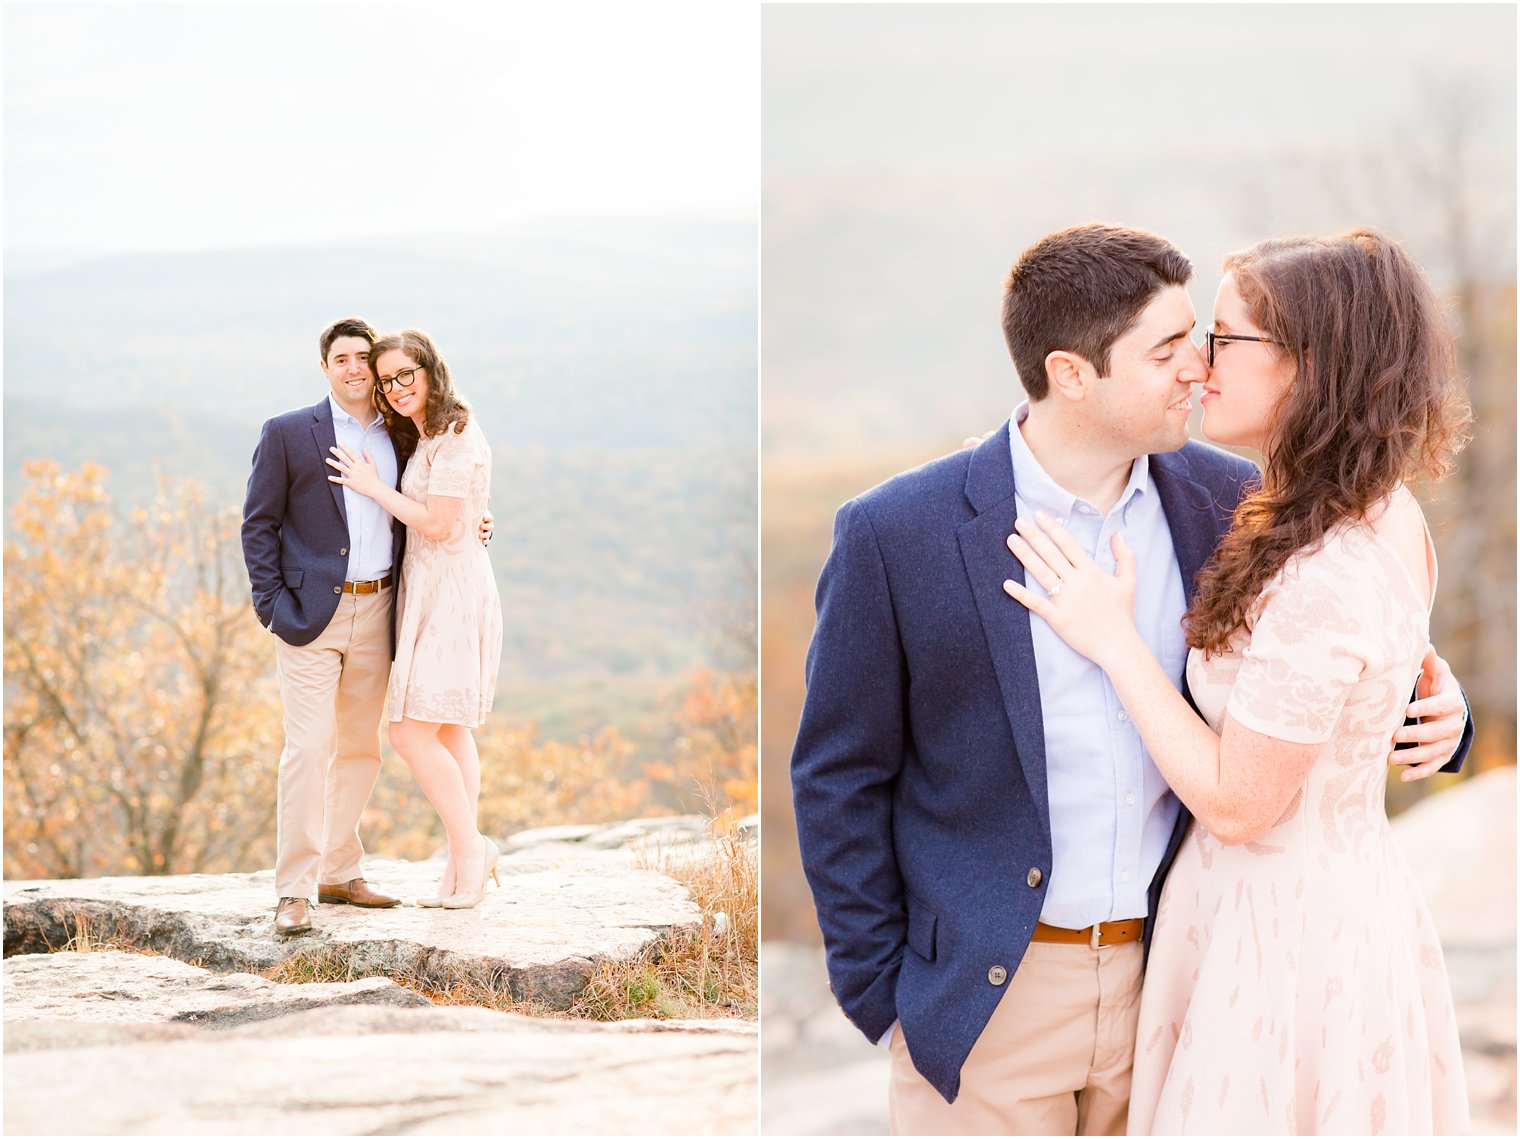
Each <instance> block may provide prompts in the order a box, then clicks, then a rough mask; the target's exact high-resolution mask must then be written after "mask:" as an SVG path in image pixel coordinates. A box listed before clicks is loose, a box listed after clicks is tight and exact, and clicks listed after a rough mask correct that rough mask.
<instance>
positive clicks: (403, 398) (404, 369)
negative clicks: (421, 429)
mask: <svg viewBox="0 0 1520 1139" xmlns="http://www.w3.org/2000/svg"><path fill="white" fill-rule="evenodd" d="M375 376H376V380H377V382H378V383H379V385H380V389H381V394H383V395H384V396H385V398H386V399H387V400H388V401H389V402H390V405H391V409H392V410H393V411H394V412H395V413H396V414H397V415H404V416H406V417H407V418H408V419H415V418H416V417H417V416H419V415H421V414H422V409H423V408H425V407H426V406H427V397H428V374H427V372H426V370H425V369H423V368H421V367H420V366H419V365H418V364H417V361H416V360H413V359H412V358H411V357H410V356H408V355H407V354H406V353H405V352H403V351H402V350H401V349H400V348H391V349H389V350H387V351H385V352H382V353H381V354H380V359H379V360H377V361H375ZM407 380H410V381H411V383H410V385H408V384H407V383H406V382H405V381H407ZM386 387H390V391H386V390H385V388H386Z"/></svg>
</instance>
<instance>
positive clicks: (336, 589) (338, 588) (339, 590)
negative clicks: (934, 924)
mask: <svg viewBox="0 0 1520 1139" xmlns="http://www.w3.org/2000/svg"><path fill="white" fill-rule="evenodd" d="M333 592H334V593H342V592H343V587H342V586H341V585H335V586H333ZM1030 873H1031V874H1033V873H1035V872H1034V871H1033V870H1031V871H1030Z"/></svg>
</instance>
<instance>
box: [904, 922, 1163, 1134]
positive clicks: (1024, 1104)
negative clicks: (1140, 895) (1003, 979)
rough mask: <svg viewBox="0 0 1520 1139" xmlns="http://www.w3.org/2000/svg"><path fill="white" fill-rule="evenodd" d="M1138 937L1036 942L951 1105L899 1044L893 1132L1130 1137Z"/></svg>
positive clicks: (968, 1065)
mask: <svg viewBox="0 0 1520 1139" xmlns="http://www.w3.org/2000/svg"><path fill="white" fill-rule="evenodd" d="M1141 959H1142V954H1141V947H1140V943H1139V942H1134V941H1132V942H1128V943H1125V944H1123V945H1109V946H1104V947H1103V948H1101V949H1093V948H1091V947H1090V946H1087V945H1057V944H1050V943H1047V942H1041V941H1035V942H1030V945H1029V950H1028V952H1027V953H1025V955H1024V960H1023V961H1022V962H1021V963H1020V965H1019V967H1018V969H1017V971H1016V972H1015V973H1014V974H1013V976H1012V978H1010V979H1009V981H1008V990H1007V992H1005V993H1004V994H1003V999H1002V1000H1001V1001H999V1002H998V1006H997V1010H996V1011H995V1012H994V1013H993V1014H992V1019H991V1020H989V1021H988V1022H987V1027H986V1028H985V1029H983V1030H982V1034H981V1036H980V1037H978V1038H977V1041H976V1044H975V1045H974V1046H973V1047H972V1049H971V1054H970V1056H968V1057H967V1058H966V1064H965V1066H964V1067H963V1068H962V1069H961V1089H960V1094H959V1095H958V1096H957V1097H956V1099H955V1102H954V1103H953V1104H947V1103H946V1102H945V1101H944V1099H943V1098H942V1097H941V1096H940V1094H939V1092H937V1091H935V1090H934V1088H933V1087H932V1086H931V1085H930V1084H929V1082H928V1081H927V1080H925V1079H924V1078H923V1077H922V1076H921V1075H919V1074H918V1071H917V1070H916V1069H915V1068H914V1067H913V1061H912V1059H911V1058H910V1056H909V1052H910V1050H911V1049H912V1046H913V1042H912V1041H911V1040H904V1039H903V1033H902V1030H901V1026H900V1025H899V1026H898V1031H897V1032H896V1033H895V1034H894V1036H893V1038H892V1043H891V1052H892V1083H891V1090H890V1093H889V1094H890V1108H891V1120H892V1133H893V1134H894V1135H1123V1134H1124V1131H1125V1117H1126V1115H1127V1114H1128V1110H1129V1084H1130V1073H1131V1071H1132V1069H1133V1066H1134V1059H1135V1031H1136V1025H1137V1022H1138V1020H1139V1016H1140V963H1141Z"/></svg>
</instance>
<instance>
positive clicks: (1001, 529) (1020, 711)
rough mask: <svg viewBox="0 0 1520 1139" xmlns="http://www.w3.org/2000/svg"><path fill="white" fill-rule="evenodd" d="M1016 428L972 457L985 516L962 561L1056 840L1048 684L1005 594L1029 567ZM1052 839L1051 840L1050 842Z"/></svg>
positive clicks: (968, 535) (965, 538) (969, 488)
mask: <svg viewBox="0 0 1520 1139" xmlns="http://www.w3.org/2000/svg"><path fill="white" fill-rule="evenodd" d="M1008 431H1009V426H1008V424H1004V425H1003V429H1002V430H1001V431H999V432H998V433H997V434H996V435H994V436H993V437H992V438H991V439H988V440H987V441H986V442H984V443H983V444H982V445H981V446H980V447H978V448H977V449H976V450H975V451H974V452H973V453H972V455H971V464H970V468H969V469H968V471H967V474H966V497H967V499H968V500H969V501H970V503H971V506H972V508H973V509H974V510H976V511H977V516H976V517H975V518H973V519H971V521H969V522H967V523H965V524H964V525H962V526H961V527H960V529H959V531H958V532H957V538H958V540H959V542H960V550H961V559H962V560H963V561H964V562H965V565H966V574H967V576H968V577H969V578H970V579H971V594H972V596H973V597H974V598H975V599H976V608H977V615H978V617H979V618H980V619H981V623H982V632H983V634H984V635H985V636H986V638H987V648H988V650H989V651H990V652H991V654H992V664H993V668H994V670H995V671H996V673H997V678H998V687H999V688H1000V689H1001V690H1002V694H1003V707H1004V710H1005V711H1006V713H1007V715H1008V723H1009V726H1010V727H1012V729H1013V739H1014V744H1015V746H1016V747H1017V748H1018V753H1019V762H1020V764H1021V765H1022V766H1023V769H1024V780H1025V782H1026V783H1027V784H1028V786H1029V792H1030V794H1031V795H1032V796H1034V800H1035V802H1036V803H1037V804H1038V805H1039V807H1040V811H1039V817H1040V818H1041V819H1042V820H1044V822H1045V827H1046V830H1047V832H1048V830H1049V826H1050V822H1049V818H1050V809H1049V790H1048V785H1047V782H1046V777H1045V726H1044V724H1045V722H1044V718H1043V715H1042V713H1041V710H1040V678H1039V674H1038V672H1037V671H1036V669H1035V660H1034V641H1033V639H1032V638H1031V636H1030V632H1029V610H1027V609H1025V608H1024V607H1023V606H1022V605H1020V604H1019V603H1018V602H1017V601H1015V600H1013V598H1011V597H1009V596H1008V595H1007V594H1006V593H1004V592H1003V582H1004V581H1005V580H1007V579H1008V578H1013V580H1015V581H1018V582H1022V581H1023V580H1024V567H1023V566H1022V565H1021V564H1020V563H1019V560H1018V559H1017V558H1015V557H1014V556H1013V554H1012V553H1010V552H1009V550H1008V546H1007V539H1008V535H1009V534H1011V533H1013V520H1014V519H1015V518H1016V517H1017V516H1018V511H1017V507H1016V506H1015V503H1014V496H1013V457H1012V455H1011V454H1010V452H1009V449H1008ZM1046 838H1047V839H1048V838H1049V834H1048V833H1047V834H1046Z"/></svg>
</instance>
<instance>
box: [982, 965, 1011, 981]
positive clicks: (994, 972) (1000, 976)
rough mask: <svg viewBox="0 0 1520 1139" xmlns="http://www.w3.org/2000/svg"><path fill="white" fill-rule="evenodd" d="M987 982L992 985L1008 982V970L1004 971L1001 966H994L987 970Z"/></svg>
mask: <svg viewBox="0 0 1520 1139" xmlns="http://www.w3.org/2000/svg"><path fill="white" fill-rule="evenodd" d="M987 980H988V981H990V982H991V983H992V984H994V985H1001V984H1002V983H1003V982H1004V981H1006V980H1008V970H1007V969H1004V968H1003V967H1002V966H1001V965H994V966H993V967H992V968H991V969H988V970H987Z"/></svg>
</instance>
